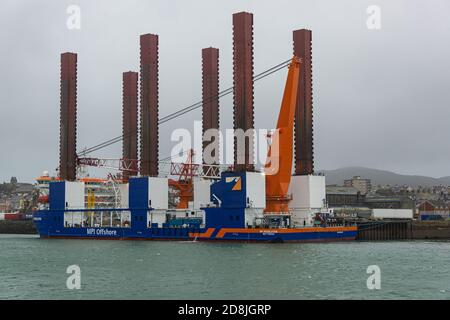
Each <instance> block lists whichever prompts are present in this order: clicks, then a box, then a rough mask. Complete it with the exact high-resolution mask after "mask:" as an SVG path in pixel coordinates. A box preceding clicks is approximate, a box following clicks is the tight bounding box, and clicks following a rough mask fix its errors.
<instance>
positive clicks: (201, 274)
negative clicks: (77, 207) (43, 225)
mask: <svg viewBox="0 0 450 320" xmlns="http://www.w3.org/2000/svg"><path fill="white" fill-rule="evenodd" d="M70 265H77V266H79V267H80V270H81V289H79V290H77V289H74V290H69V289H68V288H67V286H66V280H67V278H68V277H69V276H70V275H69V274H67V273H66V269H67V267H68V266H70ZM370 265H377V266H379V268H380V271H381V277H380V280H381V288H380V289H379V290H377V289H374V290H369V289H368V287H367V278H368V277H369V276H370V274H368V273H367V272H366V271H367V267H368V266H370ZM0 299H450V242H445V241H442V242H437V241H436V242H433V241H405V242H343V243H317V244H245V243H205V242H156V241H155V242H153V241H98V240H97V241H95V240H94V241H91V240H42V239H39V238H37V237H36V236H21V235H0Z"/></svg>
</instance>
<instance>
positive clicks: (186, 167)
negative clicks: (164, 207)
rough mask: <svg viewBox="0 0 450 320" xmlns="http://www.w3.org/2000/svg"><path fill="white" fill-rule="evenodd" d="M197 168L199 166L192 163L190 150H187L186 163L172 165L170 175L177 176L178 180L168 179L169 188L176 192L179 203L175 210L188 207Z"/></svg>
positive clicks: (192, 152) (192, 155)
mask: <svg viewBox="0 0 450 320" xmlns="http://www.w3.org/2000/svg"><path fill="white" fill-rule="evenodd" d="M198 168H199V165H198V164H195V163H194V151H193V150H192V149H191V150H189V153H188V156H187V162H186V163H182V164H178V163H172V166H171V169H170V171H171V172H170V173H171V174H173V175H178V180H174V179H169V186H171V187H173V188H174V189H176V190H178V197H179V199H180V202H179V203H178V205H177V209H187V208H188V207H189V201H192V199H193V193H194V186H193V181H192V180H193V177H194V176H195V175H196V174H197V172H198Z"/></svg>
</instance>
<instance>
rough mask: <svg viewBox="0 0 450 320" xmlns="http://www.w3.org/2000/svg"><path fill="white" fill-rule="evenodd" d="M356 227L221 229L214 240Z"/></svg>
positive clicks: (346, 229) (353, 229)
mask: <svg viewBox="0 0 450 320" xmlns="http://www.w3.org/2000/svg"><path fill="white" fill-rule="evenodd" d="M356 230H358V228H357V227H331V228H320V227H319V228H301V229H244V228H222V229H220V231H219V232H218V233H217V236H216V238H223V236H224V235H225V234H226V233H265V232H275V233H300V232H337V231H356Z"/></svg>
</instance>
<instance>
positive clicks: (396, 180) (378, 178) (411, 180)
mask: <svg viewBox="0 0 450 320" xmlns="http://www.w3.org/2000/svg"><path fill="white" fill-rule="evenodd" d="M318 172H322V173H324V174H325V179H326V184H337V185H343V184H344V180H345V179H349V178H351V177H353V176H361V178H366V179H371V180H372V185H375V186H376V185H378V184H380V185H387V184H390V185H396V184H398V185H405V184H406V185H409V186H423V187H429V186H437V185H450V177H442V178H432V177H426V176H415V175H404V174H397V173H395V172H391V171H385V170H378V169H371V168H364V167H347V168H340V169H336V170H320V171H318Z"/></svg>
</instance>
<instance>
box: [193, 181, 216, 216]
mask: <svg viewBox="0 0 450 320" xmlns="http://www.w3.org/2000/svg"><path fill="white" fill-rule="evenodd" d="M193 184H194V201H193V206H192V208H194V209H200V208H201V207H206V206H207V205H208V204H209V203H210V197H211V180H209V179H202V178H198V177H194V179H193ZM190 208H191V207H190Z"/></svg>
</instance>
